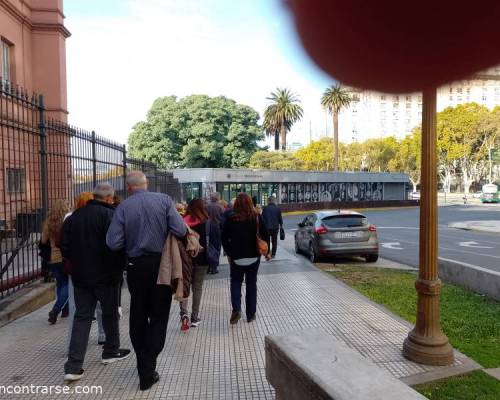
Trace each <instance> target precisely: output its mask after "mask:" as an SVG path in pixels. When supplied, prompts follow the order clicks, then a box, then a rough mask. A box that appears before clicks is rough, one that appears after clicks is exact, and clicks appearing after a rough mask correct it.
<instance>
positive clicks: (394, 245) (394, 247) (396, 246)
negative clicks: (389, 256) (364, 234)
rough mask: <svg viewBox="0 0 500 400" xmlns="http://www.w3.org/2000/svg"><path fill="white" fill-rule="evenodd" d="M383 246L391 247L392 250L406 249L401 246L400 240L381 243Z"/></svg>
mask: <svg viewBox="0 0 500 400" xmlns="http://www.w3.org/2000/svg"><path fill="white" fill-rule="evenodd" d="M380 245H381V246H382V247H385V248H386V249H391V250H404V249H403V248H402V247H399V246H401V243H399V242H389V243H380Z"/></svg>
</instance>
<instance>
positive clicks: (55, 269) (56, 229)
mask: <svg viewBox="0 0 500 400" xmlns="http://www.w3.org/2000/svg"><path fill="white" fill-rule="evenodd" d="M68 211H69V207H68V204H67V203H66V201H64V200H56V201H55V202H54V204H53V205H52V207H51V209H50V210H49V213H48V216H47V219H46V220H45V221H44V223H43V228H42V239H41V243H42V244H50V257H49V258H48V260H47V262H48V264H49V265H50V269H51V271H52V275H53V276H54V278H55V279H56V292H57V300H56V302H55V304H54V306H53V307H52V310H50V312H49V319H48V321H49V322H50V323H51V324H55V323H56V321H57V317H58V315H59V313H60V312H61V311H62V310H63V308H65V307H66V306H67V303H68V277H67V276H66V275H65V274H64V270H63V259H62V255H61V250H60V248H59V246H58V243H59V237H60V233H61V228H62V224H63V221H64V217H65V216H66V214H67V213H68ZM66 309H67V308H66ZM64 316H67V312H65V315H64Z"/></svg>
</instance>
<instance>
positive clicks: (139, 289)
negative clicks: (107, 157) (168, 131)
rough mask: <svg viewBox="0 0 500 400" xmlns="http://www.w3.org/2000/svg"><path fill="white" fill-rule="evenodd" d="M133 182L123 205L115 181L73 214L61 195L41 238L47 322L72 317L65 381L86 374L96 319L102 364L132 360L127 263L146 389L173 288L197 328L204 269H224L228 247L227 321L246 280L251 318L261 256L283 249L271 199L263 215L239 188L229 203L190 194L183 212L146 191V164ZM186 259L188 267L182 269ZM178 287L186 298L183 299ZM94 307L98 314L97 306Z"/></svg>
mask: <svg viewBox="0 0 500 400" xmlns="http://www.w3.org/2000/svg"><path fill="white" fill-rule="evenodd" d="M126 185H127V191H128V193H129V197H128V198H127V199H126V200H125V201H123V202H121V203H120V204H118V203H119V202H118V201H117V199H116V197H115V196H114V195H115V193H114V189H113V187H112V186H111V185H109V184H99V185H97V186H96V188H95V189H94V191H93V193H82V194H81V195H80V196H79V199H78V204H77V205H76V207H75V209H74V211H73V212H72V213H70V212H69V210H68V207H67V206H66V205H65V203H64V202H59V201H57V202H55V203H54V205H53V207H52V209H51V210H50V212H49V215H48V218H47V220H46V222H45V224H44V226H43V231H42V240H41V242H42V243H45V244H46V245H47V246H49V247H50V251H49V257H48V261H49V263H50V265H51V268H52V270H53V274H54V276H55V278H56V281H57V301H56V303H55V304H54V307H53V309H52V310H51V312H50V313H49V322H50V323H55V322H56V320H57V316H58V315H59V314H60V313H62V314H63V317H64V316H66V315H70V316H72V323H71V324H70V326H71V327H70V339H69V349H68V359H67V361H66V363H65V366H64V369H65V380H67V381H75V380H78V379H80V378H81V377H82V376H83V374H84V370H83V363H84V359H85V353H86V350H87V346H88V340H89V334H90V329H91V325H92V321H93V319H95V316H96V317H97V319H98V325H99V326H100V327H101V328H100V330H102V332H100V334H99V340H98V343H99V344H102V345H103V350H102V358H101V361H102V363H103V364H111V363H114V362H117V361H120V360H124V359H126V358H127V357H129V355H130V350H129V349H124V348H121V347H120V329H119V318H120V314H121V312H120V310H121V308H120V299H121V286H122V279H123V272H124V270H126V279H127V285H128V289H129V292H130V318H129V322H130V327H129V333H130V338H131V342H132V346H133V348H134V351H135V354H136V358H137V370H138V375H139V387H140V389H141V390H147V389H149V388H150V387H151V386H153V385H154V384H155V383H156V382H158V380H159V374H158V372H157V371H156V362H157V357H158V355H159V354H160V352H161V351H162V349H163V347H164V344H165V340H166V331H167V324H168V319H169V314H170V308H171V302H172V297H173V295H174V294H175V295H176V296H175V297H176V299H178V300H179V307H180V322H181V330H182V331H187V330H188V329H189V328H190V327H193V328H195V327H197V326H199V324H200V323H201V316H200V305H201V302H202V293H203V282H204V279H205V276H206V274H207V273H209V274H210V273H212V274H216V273H218V265H219V258H220V252H221V250H222V248H223V250H224V252H225V254H226V255H227V256H228V259H229V264H230V286H231V304H232V313H231V316H230V323H231V324H236V323H237V322H238V321H239V319H240V318H241V288H242V284H243V281H244V282H245V285H246V299H245V304H246V308H245V311H246V318H247V321H248V322H249V323H250V322H252V321H254V320H255V318H256V308H257V273H258V270H259V265H260V260H261V256H264V257H265V258H266V259H268V260H269V259H271V258H273V257H274V256H275V255H276V248H277V232H278V231H279V229H280V228H281V227H282V224H283V221H282V217H281V211H280V210H279V208H278V207H277V206H276V205H275V200H274V198H272V197H271V198H270V199H269V205H268V206H266V207H264V209H263V211H262V215H261V213H260V212H259V211H258V209H257V208H256V207H255V206H254V205H253V203H252V199H251V198H250V196H248V195H247V194H246V193H240V194H238V196H237V197H236V198H235V199H233V201H232V202H231V206H227V205H226V204H224V203H223V202H221V200H220V195H219V194H218V193H213V194H212V195H211V197H210V200H209V202H207V203H205V202H204V201H203V200H202V199H193V200H191V201H190V202H189V203H188V204H187V205H186V206H183V207H182V210H180V207H179V205H175V204H174V203H173V202H172V200H171V198H170V197H169V196H167V195H165V194H161V193H152V192H148V191H147V179H146V176H145V175H144V174H143V173H142V172H140V171H134V172H131V173H130V174H129V175H128V176H127V178H126ZM180 211H182V214H183V215H181V213H180ZM172 243H174V244H175V246H176V249H177V250H176V256H178V254H177V253H179V254H181V253H182V254H181V255H184V256H183V257H182V256H179V257H177V258H178V260H179V263H181V264H182V266H179V265H177V258H175V257H170V256H172V254H170V255H168V254H167V255H166V254H165V253H166V250H167V251H170V249H171V247H169V246H171V245H172ZM193 243H195V244H196V245H195V250H194V251H193V249H192V247H193ZM271 244H272V248H271ZM190 246H191V250H189V249H190ZM172 249H173V248H172ZM172 252H173V250H172ZM186 254H189V256H186ZM166 256H167V257H169V261H172V260H174V261H173V264H174V265H172V262H165V257H166ZM186 259H187V261H186ZM165 265H167V266H169V267H167V268H171V270H169V271H167V275H166V276H168V277H170V278H171V279H170V278H169V280H168V281H167V282H165V281H164V279H163V278H164V276H165V275H164V274H165V270H164V269H165ZM185 265H189V269H186V270H185V268H184V267H185ZM176 268H178V269H176ZM174 269H176V270H175V271H174ZM179 271H181V273H180V274H179ZM174 278H175V279H174ZM181 285H182V287H181ZM179 291H180V293H183V294H184V295H183V296H178V293H179ZM189 291H191V292H192V302H191V313H189V309H188V308H189V307H188V296H189ZM68 292H69V294H68ZM98 305H99V306H100V307H98ZM96 308H100V310H101V312H98V313H96ZM99 320H101V321H102V322H101V323H99V322H100V321H99Z"/></svg>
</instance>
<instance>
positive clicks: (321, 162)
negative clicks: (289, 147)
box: [294, 138, 333, 171]
mask: <svg viewBox="0 0 500 400" xmlns="http://www.w3.org/2000/svg"><path fill="white" fill-rule="evenodd" d="M332 153H333V139H331V138H322V139H320V140H318V141H313V142H311V143H310V144H309V145H308V146H306V147H304V148H302V149H300V150H297V151H296V152H295V153H294V156H295V158H297V159H299V160H300V161H301V162H302V164H303V167H304V169H306V170H308V171H331V170H333V160H332Z"/></svg>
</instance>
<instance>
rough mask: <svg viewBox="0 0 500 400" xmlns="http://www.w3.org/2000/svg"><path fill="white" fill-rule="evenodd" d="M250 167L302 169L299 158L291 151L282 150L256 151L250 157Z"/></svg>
mask: <svg viewBox="0 0 500 400" xmlns="http://www.w3.org/2000/svg"><path fill="white" fill-rule="evenodd" d="M248 166H249V167H250V168H256V169H271V170H272V169H277V170H302V169H303V168H304V167H303V165H302V162H301V160H299V159H297V158H296V157H295V156H294V155H293V154H292V153H289V152H282V151H257V152H255V153H254V154H253V155H252V157H251V158H250V162H249V163H248Z"/></svg>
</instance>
